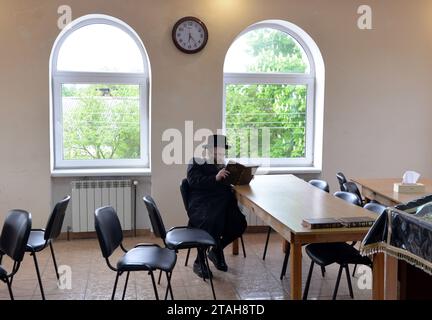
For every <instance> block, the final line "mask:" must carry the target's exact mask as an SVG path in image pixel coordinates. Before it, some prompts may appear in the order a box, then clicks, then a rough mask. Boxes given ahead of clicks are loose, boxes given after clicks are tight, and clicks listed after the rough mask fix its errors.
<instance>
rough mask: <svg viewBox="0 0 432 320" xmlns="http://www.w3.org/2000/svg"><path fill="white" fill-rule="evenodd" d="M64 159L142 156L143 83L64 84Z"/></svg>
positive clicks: (132, 157)
mask: <svg viewBox="0 0 432 320" xmlns="http://www.w3.org/2000/svg"><path fill="white" fill-rule="evenodd" d="M62 108H63V159H64V160H91V159H98V160H102V159H139V158H140V112H139V110H140V108H139V85H123V84H122V85H113V84H109V85H108V84H63V85H62Z"/></svg>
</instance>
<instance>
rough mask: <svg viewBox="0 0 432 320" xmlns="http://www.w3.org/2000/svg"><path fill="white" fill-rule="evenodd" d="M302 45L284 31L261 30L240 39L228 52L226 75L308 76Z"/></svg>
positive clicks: (307, 63)
mask: <svg viewBox="0 0 432 320" xmlns="http://www.w3.org/2000/svg"><path fill="white" fill-rule="evenodd" d="M309 70H310V67H309V60H308V58H307V56H306V53H305V51H304V50H303V48H302V47H301V45H300V44H299V43H298V42H297V41H296V40H295V39H294V38H293V37H291V36H290V35H288V34H287V33H285V32H282V31H279V30H276V29H272V28H260V29H255V30H252V31H249V32H247V33H245V34H244V35H242V36H241V37H239V38H238V39H237V40H236V41H234V43H233V44H232V45H231V47H230V48H229V50H228V53H227V55H226V59H225V65H224V72H273V73H309V72H310V71H309Z"/></svg>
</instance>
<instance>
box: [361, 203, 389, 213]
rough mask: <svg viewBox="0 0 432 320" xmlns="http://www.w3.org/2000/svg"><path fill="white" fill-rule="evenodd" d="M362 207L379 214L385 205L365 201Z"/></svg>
mask: <svg viewBox="0 0 432 320" xmlns="http://www.w3.org/2000/svg"><path fill="white" fill-rule="evenodd" d="M363 208H365V209H367V210H369V211H372V212H375V213H376V214H378V215H381V214H382V213H383V212H384V211H385V210H386V209H387V208H386V206H383V205H382V204H379V203H373V202H369V203H366V204H365V205H364V207H363Z"/></svg>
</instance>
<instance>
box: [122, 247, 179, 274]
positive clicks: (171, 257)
mask: <svg viewBox="0 0 432 320" xmlns="http://www.w3.org/2000/svg"><path fill="white" fill-rule="evenodd" d="M176 260H177V255H176V253H175V252H174V251H172V250H170V249H166V248H160V247H158V246H143V247H136V248H133V249H131V250H129V251H128V252H126V253H125V254H124V255H123V257H122V258H121V259H120V260H119V261H118V262H117V269H118V270H119V271H140V270H149V271H150V270H155V269H161V270H163V271H172V269H173V268H174V265H175V263H176Z"/></svg>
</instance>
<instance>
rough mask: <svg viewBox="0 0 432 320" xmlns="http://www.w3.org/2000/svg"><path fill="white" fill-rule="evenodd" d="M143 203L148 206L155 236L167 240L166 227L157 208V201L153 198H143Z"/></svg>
mask: <svg viewBox="0 0 432 320" xmlns="http://www.w3.org/2000/svg"><path fill="white" fill-rule="evenodd" d="M143 201H144V203H145V205H146V208H147V212H148V215H149V218H150V222H151V225H152V228H153V232H154V234H155V235H156V237H159V238H161V239H163V240H165V238H166V229H165V225H164V223H163V220H162V216H161V214H160V212H159V209H158V208H157V206H156V203H155V201H154V200H153V198H152V197H151V196H145V197H144V198H143Z"/></svg>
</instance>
